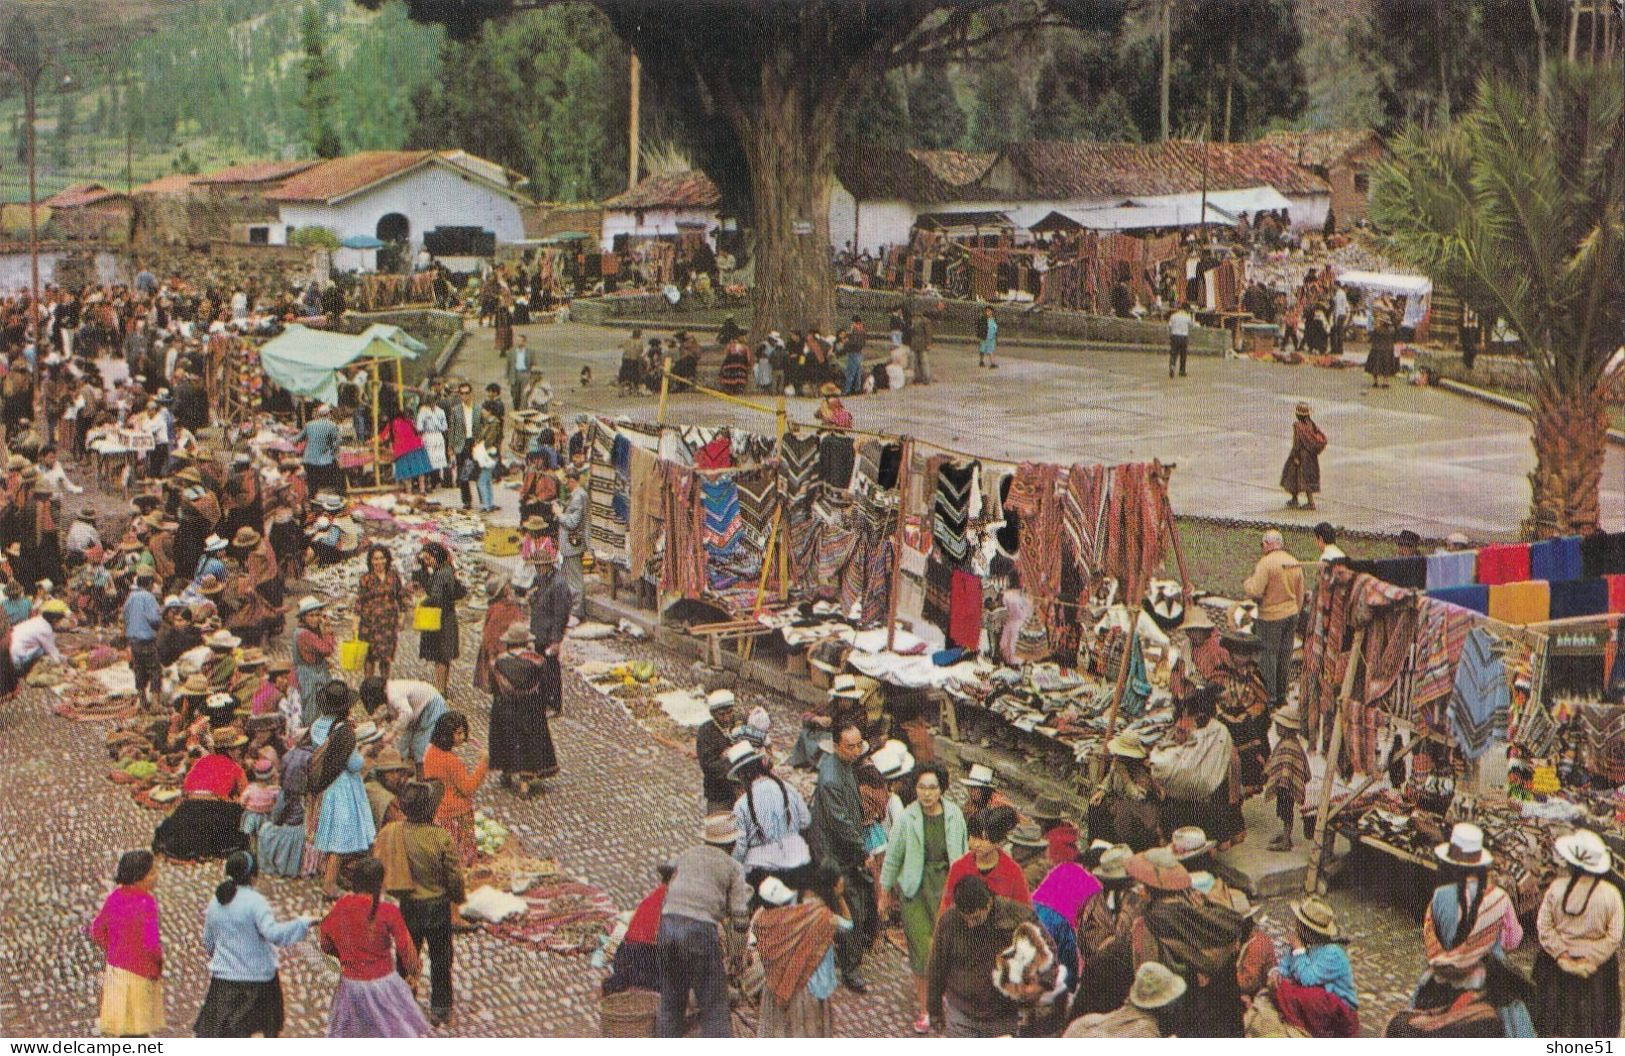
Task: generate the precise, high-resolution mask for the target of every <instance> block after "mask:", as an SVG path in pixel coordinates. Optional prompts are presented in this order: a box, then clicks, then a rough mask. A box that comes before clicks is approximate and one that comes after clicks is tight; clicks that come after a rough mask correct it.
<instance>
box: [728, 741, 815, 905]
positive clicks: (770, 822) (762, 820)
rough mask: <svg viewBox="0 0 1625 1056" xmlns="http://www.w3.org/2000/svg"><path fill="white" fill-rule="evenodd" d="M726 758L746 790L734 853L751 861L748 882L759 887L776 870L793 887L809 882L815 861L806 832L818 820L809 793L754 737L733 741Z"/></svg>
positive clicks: (738, 808)
mask: <svg viewBox="0 0 1625 1056" xmlns="http://www.w3.org/2000/svg"><path fill="white" fill-rule="evenodd" d="M724 761H725V762H726V763H727V765H728V779H729V780H730V781H732V782H734V783H735V784H736V785H739V786H741V788H742V790H743V794H742V795H740V797H739V799H738V800H737V801H736V802H735V803H734V807H733V815H734V821H735V823H736V824H738V826H739V841H738V842H737V843H735V844H734V852H733V853H734V858H735V859H736V860H738V862H739V864H741V865H743V866H744V867H745V882H746V883H748V884H750V885H751V886H752V887H759V886H760V885H761V883H762V881H763V880H766V879H767V878H768V877H769V876H776V877H778V878H779V879H780V880H782V881H784V882H785V883H786V884H788V885H790V886H791V887H797V886H799V885H801V884H804V883H806V882H807V880H808V878H809V877H808V874H809V872H810V866H811V865H812V850H811V849H810V848H809V847H808V846H807V838H806V837H805V836H804V835H803V833H805V832H806V831H807V829H808V827H810V826H811V825H812V811H811V810H809V809H808V807H807V801H806V799H805V798H803V797H802V795H801V793H800V791H798V790H797V789H795V788H792V787H791V786H790V785H787V784H785V783H784V781H783V780H782V779H780V778H779V777H777V776H776V775H775V774H774V773H773V772H772V770H771V769H770V766H769V763H768V757H767V755H766V754H764V753H763V751H762V749H761V748H759V747H757V746H756V745H755V744H753V743H751V742H750V741H744V740H741V741H739V742H737V743H735V744H733V745H731V746H730V747H729V748H728V750H727V752H726V753H724Z"/></svg>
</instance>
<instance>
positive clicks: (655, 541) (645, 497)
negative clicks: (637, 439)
mask: <svg viewBox="0 0 1625 1056" xmlns="http://www.w3.org/2000/svg"><path fill="white" fill-rule="evenodd" d="M628 477H629V483H628V485H627V495H628V499H629V506H630V512H629V515H628V517H627V528H626V552H627V559H628V564H627V567H628V568H629V569H630V570H631V572H632V575H633V576H642V575H643V574H644V572H645V570H646V569H647V568H648V564H649V558H651V557H652V556H654V553H655V550H656V549H657V548H658V546H659V541H660V532H661V515H662V512H663V511H662V500H661V487H660V485H661V472H660V459H659V458H658V457H657V456H656V455H655V454H654V453H653V452H652V451H645V450H644V449H643V448H641V447H633V448H632V452H631V459H630V468H629V472H628Z"/></svg>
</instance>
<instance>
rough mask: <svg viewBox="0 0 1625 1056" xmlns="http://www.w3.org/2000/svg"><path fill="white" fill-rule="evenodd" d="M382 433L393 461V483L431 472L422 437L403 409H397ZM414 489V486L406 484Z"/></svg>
mask: <svg viewBox="0 0 1625 1056" xmlns="http://www.w3.org/2000/svg"><path fill="white" fill-rule="evenodd" d="M382 432H383V433H384V434H385V435H386V436H387V438H388V440H389V453H390V456H391V457H392V458H393V459H394V461H395V483H396V484H403V483H405V482H407V481H411V480H416V479H417V478H418V477H422V476H426V475H428V474H429V473H430V472H432V471H433V469H434V467H433V466H432V465H430V463H429V452H428V451H427V450H426V449H425V448H424V446H423V437H422V436H421V435H420V434H419V433H418V430H417V426H416V425H414V424H413V423H412V418H411V416H410V415H409V414H407V413H406V411H405V410H404V409H403V408H399V407H397V408H396V409H395V413H394V414H393V415H391V416H390V419H389V421H388V423H387V424H386V425H385V426H384V429H383V430H382ZM406 486H407V487H409V488H415V487H416V486H417V485H415V484H407V485H406Z"/></svg>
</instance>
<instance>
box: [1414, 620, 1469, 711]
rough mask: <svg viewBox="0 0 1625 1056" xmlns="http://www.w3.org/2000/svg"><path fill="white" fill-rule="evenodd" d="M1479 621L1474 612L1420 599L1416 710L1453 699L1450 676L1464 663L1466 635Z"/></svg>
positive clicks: (1416, 656)
mask: <svg viewBox="0 0 1625 1056" xmlns="http://www.w3.org/2000/svg"><path fill="white" fill-rule="evenodd" d="M1476 622H1477V621H1475V620H1474V619H1473V614H1472V613H1471V612H1468V611H1467V610H1466V609H1464V608H1461V607H1459V606H1456V605H1450V604H1447V603H1445V602H1443V601H1440V600H1439V599H1437V598H1431V597H1429V598H1423V599H1421V600H1420V602H1419V603H1418V619H1417V635H1416V652H1415V669H1416V674H1415V677H1414V679H1413V681H1412V686H1411V705H1412V708H1413V709H1415V710H1416V711H1425V710H1426V709H1427V708H1428V707H1429V706H1430V705H1432V704H1433V703H1434V702H1435V701H1439V700H1443V699H1445V698H1448V697H1449V696H1450V690H1451V676H1452V675H1453V674H1454V673H1455V670H1456V664H1457V663H1458V662H1459V661H1460V660H1461V650H1462V647H1463V646H1465V645H1466V643H1467V634H1468V632H1470V631H1471V630H1472V629H1473V625H1474V624H1475V623H1476ZM1433 728H1434V729H1441V728H1442V727H1440V726H1434V727H1433Z"/></svg>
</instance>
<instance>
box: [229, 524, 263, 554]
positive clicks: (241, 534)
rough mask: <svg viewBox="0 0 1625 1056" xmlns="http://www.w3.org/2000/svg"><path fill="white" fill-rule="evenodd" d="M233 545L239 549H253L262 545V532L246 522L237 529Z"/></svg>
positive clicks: (232, 538) (232, 541) (233, 537)
mask: <svg viewBox="0 0 1625 1056" xmlns="http://www.w3.org/2000/svg"><path fill="white" fill-rule="evenodd" d="M231 545H232V546H235V547H237V548H238V549H239V550H251V549H253V548H254V547H256V546H258V545H260V533H259V532H258V531H256V530H255V529H253V528H252V527H250V526H249V525H246V524H245V525H243V526H242V527H241V528H239V529H237V534H236V535H234V536H232V537H231Z"/></svg>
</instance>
